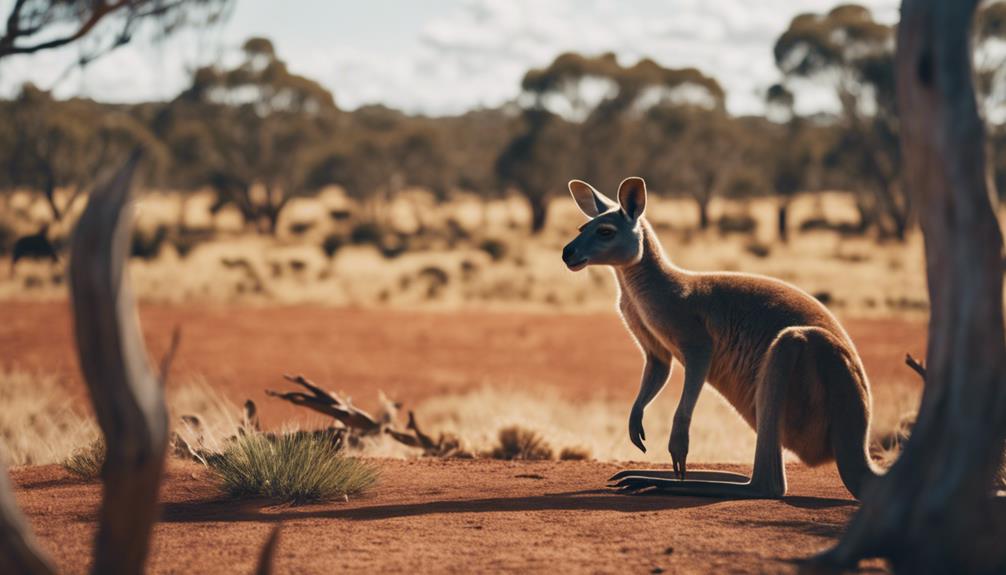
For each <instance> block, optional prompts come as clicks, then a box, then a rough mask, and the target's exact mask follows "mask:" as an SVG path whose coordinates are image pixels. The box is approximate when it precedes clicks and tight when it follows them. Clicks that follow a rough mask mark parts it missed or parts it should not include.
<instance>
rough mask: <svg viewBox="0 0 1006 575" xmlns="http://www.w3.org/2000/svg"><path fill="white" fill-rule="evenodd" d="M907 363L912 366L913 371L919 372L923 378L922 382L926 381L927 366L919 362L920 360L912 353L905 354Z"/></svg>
mask: <svg viewBox="0 0 1006 575" xmlns="http://www.w3.org/2000/svg"><path fill="white" fill-rule="evenodd" d="M905 365H907V366H908V367H910V368H912V371H914V372H915V373H917V374H919V377H921V378H922V383H925V382H926V366H925V365H923V364H922V363H921V362H919V360H917V359H915V358H914V357H912V354H910V353H906V354H905Z"/></svg>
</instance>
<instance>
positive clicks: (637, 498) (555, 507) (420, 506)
mask: <svg viewBox="0 0 1006 575" xmlns="http://www.w3.org/2000/svg"><path fill="white" fill-rule="evenodd" d="M800 499H801V500H802V501H801V503H803V505H799V504H798V506H804V505H806V506H811V507H812V506H813V505H808V500H812V499H813V498H807V497H805V498H800ZM725 501H729V500H728V499H721V498H712V497H685V496H675V495H661V494H659V493H652V494H650V493H644V494H639V495H633V496H625V495H622V494H619V493H617V492H614V491H611V490H606V489H591V490H582V491H569V492H562V493H546V494H543V495H533V496H529V497H487V498H480V499H460V500H440V501H425V502H421V503H399V504H386V505H364V506H354V507H349V508H345V507H343V508H336V509H333V508H331V507H329V508H319V506H318V505H312V506H305V507H292V506H284V507H280V508H275V507H274V508H272V509H271V510H270V511H269V512H262V509H263V507H267V506H269V505H270V502H268V501H261V500H259V501H235V500H230V499H212V500H201V501H184V502H169V503H165V504H164V506H163V513H162V521H164V522H166V523H200V522H215V521H256V522H262V521H267V522H272V521H288V520H296V519H319V518H320V519H345V520H349V521H374V520H381V519H392V518H397V517H414V516H419V515H433V514H450V513H490V512H521V511H621V512H625V513H635V512H643V511H666V510H673V509H688V508H693V507H702V506H708V505H715V504H718V503H723V502H725ZM837 501H840V500H828V501H827V502H825V503H824V504H823V505H821V506H822V507H827V506H832V505H835V504H836V502H837ZM848 503H849V502H847V501H841V504H848ZM853 503H854V502H853ZM276 509H278V510H276Z"/></svg>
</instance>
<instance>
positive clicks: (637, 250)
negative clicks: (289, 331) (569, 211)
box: [562, 178, 646, 271]
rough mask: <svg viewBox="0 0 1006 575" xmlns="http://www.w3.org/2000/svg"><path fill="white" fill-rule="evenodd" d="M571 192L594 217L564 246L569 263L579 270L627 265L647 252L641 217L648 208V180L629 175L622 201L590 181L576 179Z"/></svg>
mask: <svg viewBox="0 0 1006 575" xmlns="http://www.w3.org/2000/svg"><path fill="white" fill-rule="evenodd" d="M569 193H571V194H573V199H574V200H576V205H577V206H579V207H580V210H581V211H582V212H583V213H584V214H586V215H587V217H589V218H590V220H589V221H588V222H587V223H585V224H583V225H582V226H580V230H579V231H580V234H579V235H578V236H576V238H575V239H573V241H571V242H569V244H567V245H566V247H565V248H564V249H563V250H562V261H563V262H565V263H566V267H568V268H569V269H571V270H573V271H579V270H582V269H583V268H585V267H587V266H589V265H608V266H616V267H621V266H626V265H631V264H634V263H637V262H638V261H639V259H640V258H641V257H642V256H643V230H642V227H641V226H640V225H639V220H640V218H641V217H642V216H643V210H644V209H645V208H646V182H644V181H643V178H626V179H624V180H622V183H621V184H620V185H619V186H618V203H615V202H613V201H612V200H610V199H608V198H607V197H606V196H605V195H604V194H602V193H601V192H599V191H597V190H595V189H594V188H593V186H591V185H590V184H588V183H587V182H582V181H580V180H572V181H570V182H569Z"/></svg>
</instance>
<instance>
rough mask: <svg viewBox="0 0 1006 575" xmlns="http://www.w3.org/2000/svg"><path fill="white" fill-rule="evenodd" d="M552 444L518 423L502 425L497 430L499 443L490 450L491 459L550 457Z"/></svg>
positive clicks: (530, 459) (532, 459)
mask: <svg viewBox="0 0 1006 575" xmlns="http://www.w3.org/2000/svg"><path fill="white" fill-rule="evenodd" d="M553 454H554V452H553V451H552V446H550V445H549V444H548V442H547V441H545V439H544V438H542V436H541V435H539V434H538V432H537V431H533V430H530V429H526V428H523V427H520V426H518V425H512V426H510V427H504V428H503V429H501V430H500V432H499V445H497V446H496V447H495V448H493V450H492V457H493V459H523V460H529V461H537V460H543V459H552V456H553Z"/></svg>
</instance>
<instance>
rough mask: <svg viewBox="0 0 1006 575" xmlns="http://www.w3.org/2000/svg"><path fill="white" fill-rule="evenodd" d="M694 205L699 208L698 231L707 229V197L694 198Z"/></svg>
mask: <svg viewBox="0 0 1006 575" xmlns="http://www.w3.org/2000/svg"><path fill="white" fill-rule="evenodd" d="M695 204H696V205H697V206H698V208H699V229H700V230H702V231H705V230H708V229H709V223H710V222H709V196H708V195H706V196H695Z"/></svg>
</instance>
